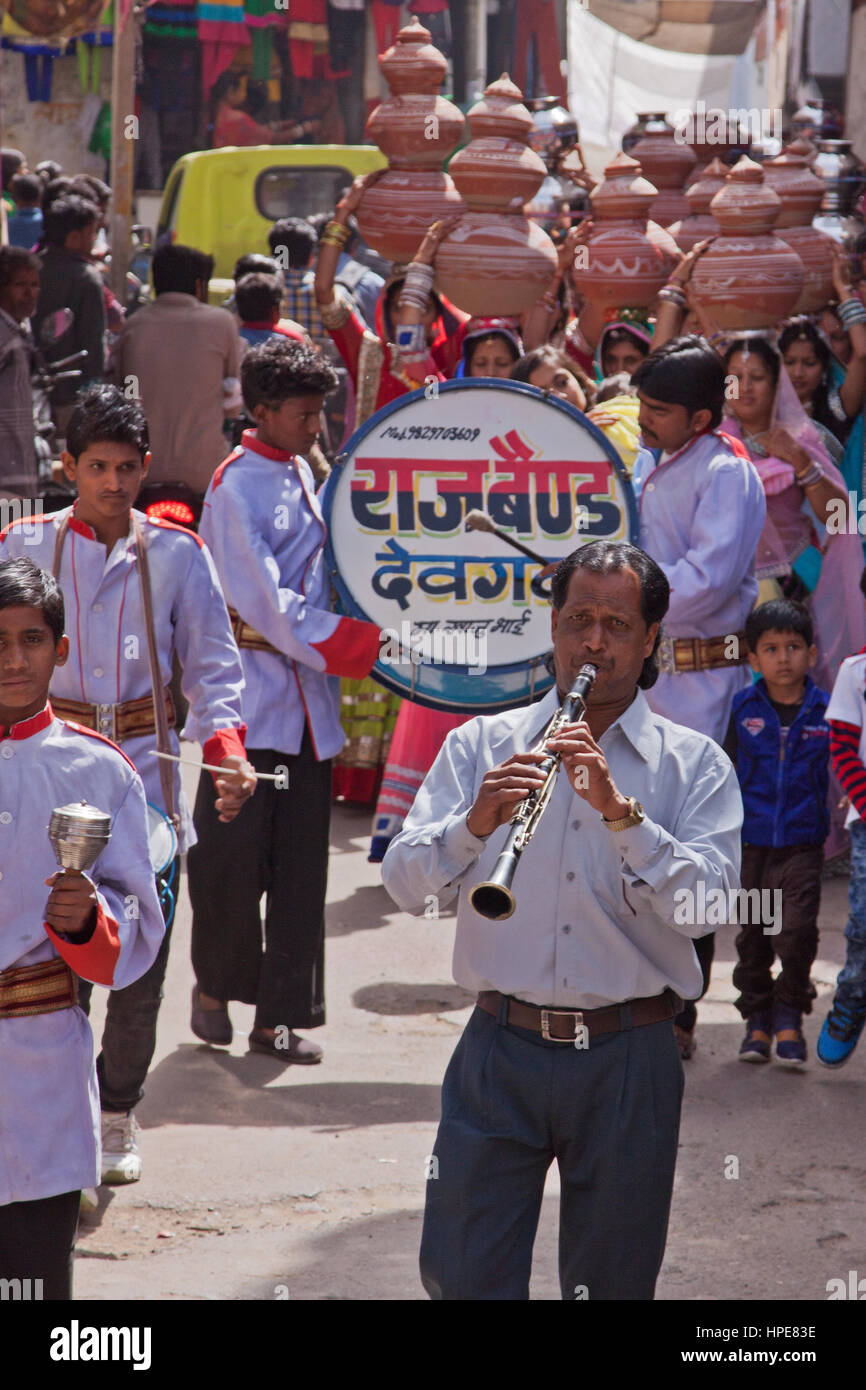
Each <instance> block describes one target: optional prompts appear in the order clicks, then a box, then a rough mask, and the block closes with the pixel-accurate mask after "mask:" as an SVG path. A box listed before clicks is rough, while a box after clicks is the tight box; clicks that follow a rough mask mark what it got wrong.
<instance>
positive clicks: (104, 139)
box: [87, 101, 111, 160]
mask: <svg viewBox="0 0 866 1390" xmlns="http://www.w3.org/2000/svg"><path fill="white" fill-rule="evenodd" d="M87 148H88V150H89V151H90V153H91V154H99V155H102V158H103V159H105V160H109V159H110V158H111V103H110V102H108V101H104V102H103V103H102V108H101V110H100V112H99V115H98V116H97V118H96V124H95V125H94V127H93V133H92V135H91V137H90V140H89V142H88V145H87Z"/></svg>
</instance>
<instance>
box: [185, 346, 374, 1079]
mask: <svg viewBox="0 0 866 1390" xmlns="http://www.w3.org/2000/svg"><path fill="white" fill-rule="evenodd" d="M336 384H337V377H336V373H335V372H334V370H333V369H332V368H331V367H330V366H329V365H328V363H327V362H326V361H325V360H324V358H323V357H322V356H321V354H320V353H318V352H316V351H314V350H313V349H312V348H310V347H304V346H301V345H300V344H298V343H291V342H287V341H286V340H285V339H276V338H274V339H271V340H270V341H269V342H266V343H262V344H260V345H259V346H258V347H253V348H250V349H249V351H248V352H247V354H246V356H245V357H244V359H243V362H242V364H241V385H242V388H243V393H244V405H245V406H246V410H247V413H248V414H249V415H250V416H251V418H252V419H253V420H255V422H256V428H255V429H254V430H246V431H245V432H244V435H243V440H242V443H241V446H240V448H238V449H236V450H235V451H234V453H233V454H230V455H229V457H228V458H227V459H226V460H225V462H224V463H222V464H221V465H220V467H219V468H218V469H217V471H216V473H215V474H214V477H213V481H212V482H211V485H210V487H209V488H208V492H207V496H206V497H205V502H204V510H203V512H202V519H201V534H202V536H203V537H204V539H205V540H206V541H207V544H208V545H209V547H210V549H211V550H212V552H213V557H214V561H215V563H216V567H217V571H218V573H219V576H220V579H221V580H222V585H223V589H224V591H225V596H226V599H227V601H228V604H229V612H230V614H232V616H233V620H234V629H235V633H236V635H237V639H238V645H239V646H240V649H241V657H242V660H243V666H244V676H245V680H246V688H245V691H244V713H245V716H246V721H247V726H248V733H247V748H248V752H249V757H250V761H251V762H252V763H253V765H254V767H255V769H256V771H257V772H266V773H272V774H277V776H279V775H280V769H283V773H284V774H287V785H286V783H285V782H284V783H283V785H282V786H281V785H279V784H278V783H274V782H268V783H265V784H264V785H262V786H260V787H259V789H258V791H257V793H256V796H255V798H254V800H253V801H252V802H251V803H250V806H249V807H248V808H247V810H246V811H245V812H244V814H243V816H241V817H239V819H238V821H237V822H236V823H235V824H233V825H231V826H228V825H220V824H219V822H218V820H217V816H216V814H215V811H214V794H213V789H212V788H211V786H210V785H209V783H208V781H207V779H206V778H202V780H201V782H200V783H199V790H198V797H197V799H196V805H195V827H196V833H197V835H198V843H197V845H196V846H195V848H194V849H193V850H192V852H191V853H190V857H189V891H190V899H191V901H192V907H193V920H192V962H193V968H194V970H195V973H196V979H197V981H198V1007H197V1008H196V1009H195V1010H194V1011H193V1017H192V1028H193V1032H195V1033H196V1034H197V1035H198V1036H199V1037H204V1038H206V1039H207V1040H208V1041H210V1042H214V1043H219V1044H222V1045H224V1046H227V1045H228V1044H229V1043H230V1042H231V1040H232V1024H231V1020H230V1018H229V1015H228V1008H227V1004H228V1001H229V1000H232V999H238V1000H242V1001H243V1002H244V1003H246V1004H254V1005H255V1006H256V1018H255V1027H254V1029H253V1031H252V1032H251V1033H250V1035H249V1045H250V1049H251V1050H253V1051H259V1052H265V1053H269V1054H271V1055H272V1056H274V1057H276V1058H277V1059H278V1060H280V1061H282V1062H287V1063H300V1064H302V1065H313V1064H315V1063H317V1062H319V1061H320V1060H321V1056H322V1049H321V1048H320V1047H319V1045H318V1043H315V1042H312V1041H310V1040H309V1039H307V1038H302V1037H300V1036H299V1035H298V1034H297V1033H296V1032H295V1031H294V1030H295V1029H296V1028H317V1027H320V1026H321V1025H322V1024H323V1023H324V1021H325V1004H324V949H325V917H324V910H325V891H326V887H327V877H328V827H329V821H330V807H331V759H332V758H333V757H335V756H336V754H337V753H339V751H340V749H341V748H342V746H343V743H344V734H343V730H342V728H341V726H340V716H339V682H338V680H337V679H336V677H339V676H349V677H354V678H360V677H362V676H366V675H367V673H368V672H369V670H370V668H371V666H372V665H373V663H374V661H375V660H376V657H377V656H378V653H379V646H380V634H379V629H378V628H377V627H376V626H375V625H374V624H373V623H365V622H360V621H358V620H357V619H355V618H344V617H339V616H338V615H337V614H335V613H332V612H331V611H330V583H329V578H328V570H327V565H326V563H325V555H324V545H325V523H324V520H323V518H322V512H321V508H320V506H319V501H318V498H317V497H316V492H315V486H314V482H313V476H312V472H311V470H310V466H309V464H308V462H307V459H306V457H304V455H307V454H308V453H309V450H310V449H311V447H312V446H313V445H314V444H315V442H316V438H317V436H318V433H319V430H320V428H321V412H322V407H323V405H324V401H325V395H326V394H327V392H328V391H331V390H333V389H334V387H335V386H336ZM265 892H266V893H267V910H266V917H265V926H264V938H265V940H264V951H263V950H262V922H261V914H260V910H259V903H260V900H261V897H262V894H263V893H265Z"/></svg>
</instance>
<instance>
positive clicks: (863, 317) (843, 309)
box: [837, 298, 866, 328]
mask: <svg viewBox="0 0 866 1390" xmlns="http://www.w3.org/2000/svg"><path fill="white" fill-rule="evenodd" d="M837 313H838V315H839V318H840V319H841V321H842V324H843V325H844V327H845V328H848V327H849V326H850V325H851V324H852V323H866V306H864V305H863V303H862V301H861V300H860V299H859V298H854V299H844V300H843V301H842V303H841V304H840V305H839V308H838V310H837Z"/></svg>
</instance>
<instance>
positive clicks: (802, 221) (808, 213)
mask: <svg viewBox="0 0 866 1390" xmlns="http://www.w3.org/2000/svg"><path fill="white" fill-rule="evenodd" d="M797 144H799V142H797ZM762 168H763V170H764V182H765V183H766V184H768V185H769V187H770V188H772V189H773V191H774V193H777V194H778V196H779V198H780V199H781V202H782V211H781V212H780V213H779V216H778V218H777V219H776V223H775V226H774V228H773V230H774V232H775V233H776V235H777V236H778V237H781V239H782V241H784V242H786V243H787V244H788V246H790V247H791V250H792V251H796V253H797V255H798V256H799V257H800V260H801V261H802V262H803V269H804V270H805V272H806V279H805V281H804V283H803V290H802V293H801V295H800V298H799V299H798V300H797V303H796V304H795V305H794V313H795V314H814V313H817V312H818V310H819V309H823V307H824V305H825V304H826V303H827V301H828V299H830V298H831V297H832V294H833V242H832V241H831V239H830V237H828V236H825V235H824V233H823V232H820V231H818V229H817V227H813V226H812V218H813V217H814V216H815V214H816V212H817V211H818V208H819V207H820V205H821V199H822V197H823V195H824V185H823V183H822V182H821V180H820V179H819V178H818V177H817V176H816V175H815V174H813V173H812V170H811V168H810V166H809V155H808V152H807V151H805V150H800V149H797V148H796V147H795V146H793V145H789V146H788V147H787V148H786V149H785V150H783V151H782V153H781V154H780V155H778V156H777V158H776V159H768V160H765V161H764V164H763V165H762Z"/></svg>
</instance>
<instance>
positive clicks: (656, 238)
mask: <svg viewBox="0 0 866 1390" xmlns="http://www.w3.org/2000/svg"><path fill="white" fill-rule="evenodd" d="M657 192H658V190H657V189H656V187H655V185H654V184H651V183H650V182H649V180H648V179H645V178H642V177H641V166H640V164H639V163H638V162H637V160H636V159H632V158H631V157H630V156H629V155H627V154H618V155H617V156H616V158H615V159H613V160H612V161H611V163H610V164H609V165H608V166H607V168H606V169H605V171H604V178H603V180H602V182H601V183H600V184H599V185H598V187H597V188H595V189H594V190H593V192H592V193H591V195H590V199H591V202H592V215H593V220H594V222H595V230H594V232H593V234H592V236H591V238H590V240H589V242H588V243H587V248H586V250H587V257H586V259H587V264H586V266H585V267H583V268H575V271H574V279H575V283H576V284H577V286H578V287H579V288H580V290H581V291H582V292H583V293H584V294H585V295H586V296H587V298H589V299H592V300H594V301H595V302H596V303H599V304H606V305H611V306H615V307H617V308H634V309H638V308H646V307H647V306H648V305H650V304H652V302H653V300H654V299H655V297H656V295H657V294H658V292H659V290H660V289H661V287H662V285H663V284H664V283H665V281H666V280H667V277H668V275H669V273H670V271H671V270H672V269H673V267H674V265H675V264H676V262H677V260H678V253H677V247H676V243H675V241H674V240H673V238H672V237H671V236H670V234H669V233H668V232H666V231H665V230H664V229H663V228H662V227H658V226H653V225H652V224H649V225H648V223H647V212H648V210H649V208H650V206H651V204H652V202H653V200H654V199H655V197H656V194H657Z"/></svg>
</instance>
